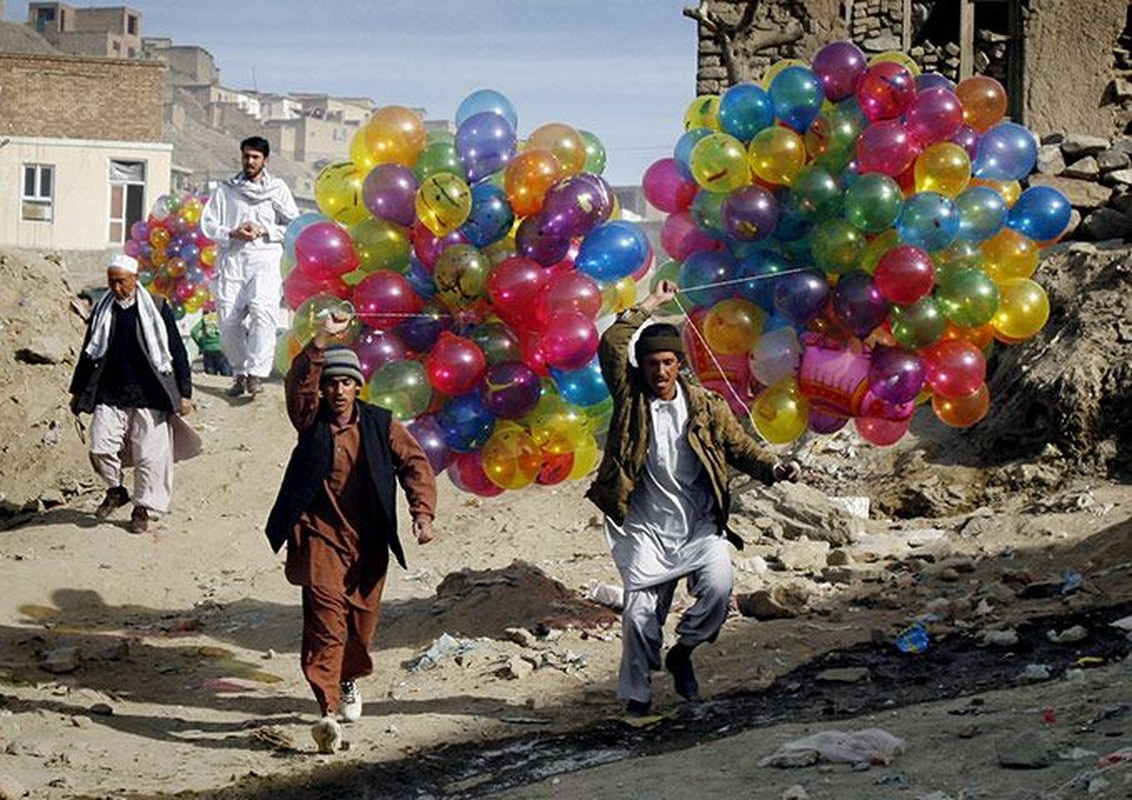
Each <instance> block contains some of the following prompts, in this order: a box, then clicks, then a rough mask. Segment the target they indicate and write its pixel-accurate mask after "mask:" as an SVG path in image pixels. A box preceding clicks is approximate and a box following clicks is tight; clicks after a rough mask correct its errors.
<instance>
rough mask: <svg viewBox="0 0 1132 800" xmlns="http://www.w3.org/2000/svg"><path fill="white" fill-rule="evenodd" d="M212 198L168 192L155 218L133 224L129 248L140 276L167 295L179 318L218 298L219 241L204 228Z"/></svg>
mask: <svg viewBox="0 0 1132 800" xmlns="http://www.w3.org/2000/svg"><path fill="white" fill-rule="evenodd" d="M207 199H208V198H207V197H199V196H197V195H195V194H184V195H181V196H180V197H177V196H174V195H168V194H163V195H161V196H160V197H158V198H157V200H156V202H154V204H153V208H152V209H150V212H149V216H148V217H146V218H145V219H144V220H138V221H137V222H135V223H134V224H133V225H131V226H130V238H129V240H127V241H126V244H125V245H124V246H123V248H122V249H123V251H124V252H125V253H126V255H128V256H133V257H134V258H136V259H137V260H138V280H139V281H140V282H141V284H142V285H143V286H146V287H148V289H149V291H151V292H153V293H154V294H159V295H161V296H162V297H164V298H165V299H166V300H167V301H168V302H169V306H170V307H171V308H172V310H173V316H175V317H176V318H177V319H180V318H181V317H183V316H185V314H192V313H194V312H196V311H200V310H201V309H202V308H204V307H205V306H206V305H208V303H209V302H210V301H211V300H212V293H211V292H210V291H209V288H208V285H209V281H210V280H211V279H212V273H213V263H214V261H215V259H216V245H215V244H213V242H212V240H211V239H208V238H206V237H205V235H204V234H203V233H201V230H200V215H201V212H202V211H204V204H205V202H206V201H207Z"/></svg>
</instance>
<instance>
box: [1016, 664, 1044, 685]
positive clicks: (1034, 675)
mask: <svg viewBox="0 0 1132 800" xmlns="http://www.w3.org/2000/svg"><path fill="white" fill-rule="evenodd" d="M1051 677H1052V676H1051V675H1050V671H1049V667H1048V666H1046V665H1045V664H1027V665H1026V667H1025V669H1023V670H1022V672H1021V673H1019V675H1018V683H1042V682H1043V681H1048V680H1049V679H1050V678H1051Z"/></svg>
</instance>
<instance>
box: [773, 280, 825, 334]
mask: <svg viewBox="0 0 1132 800" xmlns="http://www.w3.org/2000/svg"><path fill="white" fill-rule="evenodd" d="M775 283H776V284H777V285H776V286H775V288H774V310H775V311H776V312H778V314H779V316H782V317H785V318H786V319H788V320H790V321H791V322H793V323H794V324H795V325H805V324H806V323H807V322H809V321H810V320H812V319H813V318H814V317H816V316H817V315H818V314H820V313H821V312H822V311H824V310H825V307H826V305H827V304H828V303H829V281H828V280H826V277H825V273H824V272H822V271H821V270H817V269H812V270H806V271H804V272H795V273H793V274H791V275H785V276H783V277H782V278H780V279H778V280H777V281H775Z"/></svg>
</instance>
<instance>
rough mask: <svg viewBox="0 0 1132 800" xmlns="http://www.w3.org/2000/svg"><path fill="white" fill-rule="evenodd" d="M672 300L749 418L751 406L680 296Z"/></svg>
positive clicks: (674, 296) (675, 296)
mask: <svg viewBox="0 0 1132 800" xmlns="http://www.w3.org/2000/svg"><path fill="white" fill-rule="evenodd" d="M672 301H673V302H674V303H676V307H677V308H679V309H680V313H681V314H683V315H684V321H685V322H686V323H687V324H688V327H689V328H690V329H691V330H692V332H693V333H695V334H696V338H697V339H699V340H700V344H702V345H703V347H704V350H706V351H707V354H708V355H709V356H710V357H711V363H712V364H714V365H715V368H716V369H717V370H719V376H720V377H721V378H723V383H724V384H725V385H726V386H727V388H728V389H730V390H731V394H732V395H734V396H735V400H736V401H738V403H739V405H741V406H742V407H743V410H744V411H746V412H747V417H748V418H750V416H751V407H750V406H749V405H747V401H746V400H744V399H743V396H742V395H740V394H739V391H738V390H737V389H736V388H735V387H734V386H733V385H732V384H731V381H730V380H729V379H728V377H727V372H726V370H724V369H723V365H722V364H720V363H719V359H718V358H716V357H715V351H713V350H712V349H711V346H710V345H709V344H708V343H707V339H705V338H704V335H703V334H702V333H700V331H699V329H698V328H697V327H696V323H694V322H693V321H692V318H691V317H690V316H689V315H688V311H687V309H685V308H684V304H683V303H681V302H680V296H679V295H673V297H672Z"/></svg>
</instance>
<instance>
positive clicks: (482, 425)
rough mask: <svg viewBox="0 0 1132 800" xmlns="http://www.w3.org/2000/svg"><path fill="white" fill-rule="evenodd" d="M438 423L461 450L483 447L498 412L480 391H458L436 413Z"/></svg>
mask: <svg viewBox="0 0 1132 800" xmlns="http://www.w3.org/2000/svg"><path fill="white" fill-rule="evenodd" d="M436 424H437V425H438V426H439V428H440V430H441V432H442V433H443V434H444V443H445V444H447V445H448V447H449V448H450V449H452V450H455V451H457V452H459V453H470V452H472V451H473V450H479V449H480V448H481V447H483V446H484V444H485V443H486V442H487V440H488V439H489V438H491V433H492V430H493V429H494V428H495V415H494V414H492V413H491V411H490V410H489V409H488V407H487V405H486V404H485V403H484V401H483V398H482V397H480V393H479V392H478V391H475V392H467V393H465V394H458V395H456V396H455V397H450V398H448V402H446V403H445V404H444V406H443V407H442V408H441V409H440V411H438V412H437V414H436Z"/></svg>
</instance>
